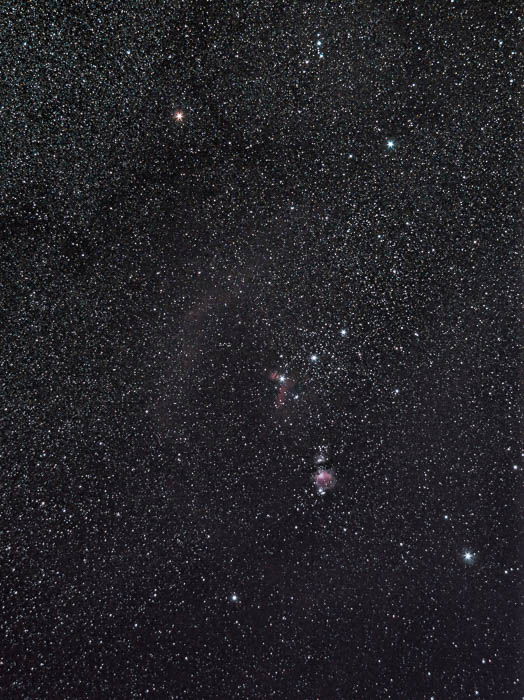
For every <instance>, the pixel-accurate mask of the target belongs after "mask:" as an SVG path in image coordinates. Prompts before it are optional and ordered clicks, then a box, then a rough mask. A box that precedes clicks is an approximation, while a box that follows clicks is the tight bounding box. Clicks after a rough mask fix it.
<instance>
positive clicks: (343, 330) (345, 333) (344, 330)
mask: <svg viewBox="0 0 524 700" xmlns="http://www.w3.org/2000/svg"><path fill="white" fill-rule="evenodd" d="M347 334H348V332H347V330H346V329H345V328H343V329H342V330H341V331H340V335H347Z"/></svg>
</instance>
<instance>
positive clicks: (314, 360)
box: [310, 355, 318, 362]
mask: <svg viewBox="0 0 524 700" xmlns="http://www.w3.org/2000/svg"><path fill="white" fill-rule="evenodd" d="M310 360H311V362H316V361H317V360H318V355H311V357H310Z"/></svg>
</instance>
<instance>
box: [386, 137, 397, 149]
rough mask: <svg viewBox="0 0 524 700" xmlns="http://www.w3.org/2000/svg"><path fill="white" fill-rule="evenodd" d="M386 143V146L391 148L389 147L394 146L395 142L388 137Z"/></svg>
mask: <svg viewBox="0 0 524 700" xmlns="http://www.w3.org/2000/svg"><path fill="white" fill-rule="evenodd" d="M386 145H387V147H388V148H390V149H391V148H395V142H394V141H393V139H389V141H387V144H386Z"/></svg>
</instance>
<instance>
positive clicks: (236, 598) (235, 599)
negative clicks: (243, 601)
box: [231, 593, 238, 603]
mask: <svg viewBox="0 0 524 700" xmlns="http://www.w3.org/2000/svg"><path fill="white" fill-rule="evenodd" d="M231 600H232V601H233V603H236V602H237V601H238V596H237V594H236V593H233V595H232V596H231Z"/></svg>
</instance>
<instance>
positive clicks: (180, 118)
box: [174, 112, 184, 122]
mask: <svg viewBox="0 0 524 700" xmlns="http://www.w3.org/2000/svg"><path fill="white" fill-rule="evenodd" d="M174 117H175V119H176V121H177V122H181V121H184V112H175V114H174Z"/></svg>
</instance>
